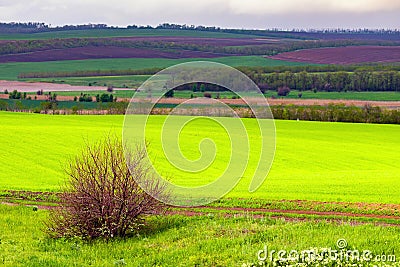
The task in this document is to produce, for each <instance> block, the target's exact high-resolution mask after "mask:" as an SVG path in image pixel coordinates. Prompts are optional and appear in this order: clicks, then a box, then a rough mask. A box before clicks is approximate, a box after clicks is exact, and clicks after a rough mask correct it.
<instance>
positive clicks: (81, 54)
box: [0, 25, 400, 266]
mask: <svg viewBox="0 0 400 267" xmlns="http://www.w3.org/2000/svg"><path fill="white" fill-rule="evenodd" d="M163 27H165V26H163ZM1 29H2V28H1V25H0V39H2V40H1V41H0V63H1V64H0V87H1V91H0V97H1V98H2V99H0V121H1V131H0V137H1V140H2V142H1V144H2V148H3V149H2V153H0V162H1V165H2V168H1V170H2V171H1V172H0V203H1V204H0V214H1V215H0V229H1V231H0V264H4V265H5V266H117V265H127V266H258V265H262V264H264V265H266V266H268V264H271V265H272V264H273V263H272V262H267V261H260V259H259V257H258V256H260V251H262V252H263V249H264V248H265V246H268V249H271V250H276V251H279V250H282V249H284V250H288V251H290V250H292V249H296V250H299V251H301V250H309V249H312V248H316V249H318V250H324V249H325V248H327V249H328V248H332V249H338V246H339V245H341V243H339V241H343V240H344V242H345V243H346V247H345V248H348V249H351V250H360V251H363V250H369V251H371V254H372V255H373V256H377V255H378V256H382V255H385V257H387V259H388V260H387V261H386V262H385V264H386V265H387V266H398V259H397V261H396V257H395V256H398V257H400V244H399V242H398V240H399V237H400V198H399V193H400V192H399V191H400V187H399V182H400V180H399V179H400V176H399V171H400V165H399V163H398V157H399V155H400V154H399V151H400V147H399V146H400V144H399V142H398V137H399V136H400V129H399V127H398V124H399V121H400V110H399V106H400V103H399V102H400V101H399V100H400V96H399V94H400V90H399V88H398V85H399V84H400V78H399V77H400V74H399V72H400V67H399V63H400V60H399V58H400V55H399V54H398V53H399V51H400V50H399V47H400V35H399V34H398V33H396V32H394V33H392V32H387V33H385V32H382V33H370V34H369V35H368V34H365V33H362V32H354V33H348V32H347V33H340V32H282V31H272V30H270V31H263V30H235V29H216V28H212V29H207V30H205V29H203V28H200V29H187V28H184V27H182V29H150V28H149V29H112V28H107V29H84V30H65V29H62V30H55V29H54V30H53V29H49V30H48V31H47V30H46V31H41V30H40V29H38V28H35V29H31V31H32V32H29V31H28V32H13V31H9V30H7V31H4V32H2V31H1ZM188 61H215V62H219V63H223V64H227V65H229V66H232V67H235V68H237V69H239V70H241V71H242V72H244V73H245V74H246V75H247V76H248V77H250V79H252V80H253V81H254V82H255V83H256V84H257V85H258V86H259V87H260V89H261V90H262V93H263V95H264V96H265V97H267V98H268V100H269V104H270V107H271V109H272V110H273V112H274V113H275V114H276V115H277V118H279V119H276V120H275V122H274V124H275V127H276V151H275V157H274V161H273V164H272V167H271V169H270V172H269V175H268V176H267V177H266V179H265V181H264V182H263V184H262V185H261V187H260V188H259V189H258V190H257V191H255V192H253V193H251V192H249V185H250V183H251V181H252V178H253V174H254V172H255V170H256V169H257V167H260V168H262V169H263V170H264V171H265V170H266V169H267V168H268V167H269V166H264V165H261V166H258V158H257V155H258V154H257V153H258V152H259V150H260V148H261V147H262V146H261V139H260V136H259V132H258V131H259V130H258V128H257V127H258V126H257V120H256V119H255V118H252V117H253V115H252V114H251V113H248V112H246V108H247V107H245V105H244V104H243V101H242V100H241V99H238V96H237V95H236V94H235V93H233V92H230V91H227V90H226V89H223V88H222V89H221V88H217V87H215V86H212V85H209V84H206V83H201V82H199V83H194V84H189V85H184V86H183V87H181V88H174V89H173V90H172V93H170V94H169V96H168V97H167V96H165V97H163V98H161V100H160V103H158V104H159V106H158V107H157V108H155V109H154V110H153V111H154V112H153V113H152V115H151V116H149V119H148V123H147V125H146V141H149V144H150V145H149V147H148V148H147V149H148V150H147V151H148V153H149V155H150V160H151V162H152V163H153V165H154V166H156V168H157V171H159V172H160V173H162V174H163V175H165V176H166V177H169V178H168V179H169V181H170V182H172V183H175V184H178V185H183V186H188V187H196V186H199V185H200V186H201V185H206V184H208V183H210V182H212V181H213V180H214V178H215V177H218V176H219V175H220V174H221V173H223V172H224V170H225V169H226V168H227V166H228V163H229V160H230V158H229V156H230V155H231V152H232V153H235V155H236V156H240V157H242V158H243V161H246V162H248V164H247V167H246V170H245V172H244V173H243V175H242V176H241V177H240V181H239V183H238V184H237V186H236V187H235V188H234V189H233V190H232V191H230V192H229V193H228V194H226V195H224V196H223V197H222V198H221V199H219V200H217V201H215V202H213V203H211V204H208V205H201V206H198V207H183V206H169V207H167V209H166V210H164V211H163V212H155V211H154V212H150V214H144V215H141V216H140V217H139V222H138V223H137V225H136V224H135V227H133V228H132V229H131V230H130V232H129V234H128V235H126V236H124V237H123V238H122V237H117V238H115V237H113V238H109V239H107V240H104V239H102V238H101V237H98V238H93V239H91V238H88V237H87V236H83V237H82V236H81V235H79V234H77V235H76V236H72V237H71V236H68V235H65V236H64V237H62V238H54V235H52V233H51V232H52V230H54V229H55V228H51V227H50V226H49V221H51V218H52V216H54V214H55V213H54V212H55V211H57V210H60V209H61V208H62V207H65V206H63V205H64V204H65V203H64V202H63V201H64V200H65V198H63V197H65V195H63V194H62V192H63V190H65V185H66V183H67V184H68V179H70V178H71V176H70V175H68V173H66V171H65V170H66V169H67V170H68V164H69V163H71V159H74V157H76V156H77V155H81V154H80V153H81V152H82V151H85V149H87V147H88V146H90V145H91V144H99V143H100V142H104V140H105V139H106V138H107V137H110V136H117V138H119V139H121V132H122V129H123V127H124V115H123V114H124V113H125V111H126V107H127V105H128V103H129V99H130V98H131V97H132V95H133V94H134V93H135V91H136V90H137V88H139V86H140V85H141V83H142V82H144V81H145V80H147V79H148V78H149V77H151V76H152V75H153V74H155V73H157V71H159V70H161V69H162V68H165V67H169V66H172V65H175V64H179V63H184V62H188ZM369 88H372V89H373V90H370V89H369ZM169 92H171V91H169ZM243 94H244V95H245V96H248V97H252V96H253V95H251V93H248V94H246V93H243ZM110 96H112V97H110ZM155 96H158V95H156V94H154V92H152V94H151V96H149V97H148V98H150V97H155ZM261 96H262V95H261ZM257 97H260V95H258V96H257ZM6 98H7V99H6ZM196 98H206V99H212V101H218V102H220V103H225V104H226V105H227V107H229V108H232V109H233V110H234V111H238V114H239V115H243V114H244V116H242V117H244V118H240V119H239V118H236V120H238V121H240V122H241V123H243V125H244V127H245V129H246V130H247V134H248V135H247V136H245V135H243V134H242V133H239V131H236V128H234V129H235V131H234V132H228V131H227V130H226V129H227V128H229V127H233V126H232V125H233V124H231V123H230V121H231V119H233V118H222V119H221V121H222V122H225V123H226V128H224V127H222V126H221V125H220V124H218V123H215V121H214V120H213V117H211V115H212V114H210V117H208V116H202V117H200V118H193V117H176V118H175V120H174V122H175V124H173V125H172V126H171V127H172V128H173V129H175V128H180V127H181V126H182V125H181V124H184V127H182V129H181V131H180V132H179V138H178V144H177V145H178V147H179V151H178V152H180V155H183V156H184V158H185V159H188V160H189V162H191V163H196V162H197V160H200V162H201V159H202V157H205V158H206V159H209V158H210V159H212V160H210V162H211V164H210V166H209V167H208V168H205V169H201V170H200V171H193V172H185V171H183V170H182V169H180V168H177V166H175V165H174V162H171V161H170V158H169V157H168V155H167V154H165V147H164V143H163V142H167V143H168V144H170V143H174V142H175V141H176V139H175V137H176V136H175V135H165V136H162V130H163V128H162V127H163V125H164V124H165V123H166V120H168V118H169V116H167V115H166V114H169V113H170V112H171V110H173V109H174V108H175V107H176V106H177V105H178V104H181V103H182V102H186V101H190V100H191V99H196ZM256 100H257V99H256ZM103 101H104V102H103ZM239 111H240V112H242V113H239ZM210 113H211V111H210ZM58 114H68V115H65V116H64V115H58ZM82 114H102V115H82ZM103 114H113V115H103ZM214 115H215V114H214ZM134 116H135V117H133V118H136V120H133V121H136V122H140V120H141V119H140V118H141V117H140V116H142V115H134ZM188 119H189V122H188V123H186V124H185V123H184V122H185V121H187V120H188ZM323 121H326V122H323ZM131 126H132V128H133V129H137V130H136V131H134V133H135V134H137V138H139V136H140V134H141V131H140V125H136V124H134V125H131ZM232 138H235V140H236V139H238V140H245V141H243V142H241V145H245V144H246V143H248V145H249V151H246V150H245V149H242V150H238V151H231V150H232V146H231V142H230V141H231V140H232ZM246 140H247V141H246ZM209 141H210V142H209ZM247 152H248V156H247ZM213 153H215V157H214V158H213V157H212V155H213ZM84 155H86V156H87V155H88V154H84ZM72 162H73V161H72ZM76 162H77V161H75V163H76ZM100 169H101V168H100V167H99V168H97V170H100ZM114 170H115V169H114ZM94 172H95V173H96V171H94ZM105 173H107V172H105ZM116 173H117V172H116ZM238 175H239V174H238ZM101 176H107V174H106V175H103V174H102V175H99V177H101ZM110 177H111V176H110ZM233 178H237V177H233ZM69 181H70V180H69ZM111 191H112V192H115V191H117V190H115V191H113V190H111ZM98 192H101V194H99V196H100V195H101V196H102V197H104V199H106V192H108V191H107V190H103V191H101V190H100V191H98ZM124 192H125V193H127V192H126V191H124ZM69 193H70V192H67V195H69ZM88 196H89V197H91V196H95V198H96V195H95V194H94V195H91V194H88V195H86V197H88ZM100 198H101V197H100ZM111 202H112V201H111ZM103 203H105V202H103ZM109 203H110V202H108V204H109ZM86 208H90V205H86V206H84V208H82V210H85V209H86ZM104 209H105V208H104V206H101V205H100V206H99V209H97V210H96V211H95V212H94V213H96V212H98V211H99V210H100V211H104ZM121 212H122V210H121ZM100 213H101V212H100ZM113 214H114V213H110V214H108V215H107V216H109V215H110V217H111V216H112V215H113ZM107 216H100V217H99V218H98V219H99V221H101V220H103V219H104V218H106V217H107ZM107 219H109V217H107ZM90 223H91V222H88V224H90ZM103 226H104V225H103ZM136 226H137V227H136ZM111 228H112V227H111ZM111 228H108V230H110V229H111ZM49 229H50V230H49ZM102 229H103V228H102ZM104 229H105V228H104ZM104 229H103V230H104ZM108 230H104V231H103V232H107V231H108ZM49 232H50V233H49ZM54 232H55V231H53V234H54ZM121 236H122V235H121ZM376 259H377V258H376V257H375V261H371V262H369V263H366V262H362V263H359V262H357V261H355V262H352V264H356V263H358V264H359V265H360V266H363V265H366V266H367V265H368V264H370V263H371V264H378V263H379V264H380V263H381V262H377V261H376ZM286 263H288V262H275V264H280V265H282V266H285V264H286ZM298 264H300V263H298ZM301 264H303V263H301ZM304 264H306V263H304ZM307 264H308V265H307ZM307 264H306V265H305V266H314V265H312V264H314V263H310V262H309V263H307ZM316 264H320V266H324V265H328V264H331V266H342V265H340V264H341V263H340V264H339V263H337V262H333V263H332V262H330V263H327V262H321V263H316ZM396 264H397V265H396ZM343 266H344V265H343ZM370 266H373V265H370Z"/></svg>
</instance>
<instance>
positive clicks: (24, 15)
mask: <svg viewBox="0 0 400 267" xmlns="http://www.w3.org/2000/svg"><path fill="white" fill-rule="evenodd" d="M396 12H397V14H398V13H399V12H400V1H397V0H247V1H243V0H168V1H166V0H162V1H160V0H144V1H143V0H114V1H109V0H107V1H105V0H85V1H82V0H68V1H65V0H31V1H25V0H13V1H9V0H0V14H1V20H2V21H25V22H26V21H41V22H46V23H50V24H52V25H63V24H82V23H107V24H109V25H120V26H125V25H131V24H140V25H147V24H150V25H157V24H159V23H163V22H170V23H180V24H196V25H200V24H201V25H209V26H211V25H215V26H221V27H237V28H268V27H279V28H296V27H303V28H304V27H353V26H354V25H357V27H358V25H359V26H360V27H363V25H365V26H364V27H376V28H382V27H391V28H393V27H398V25H399V24H400V21H399V16H398V15H397V16H396ZM371 18H373V19H371ZM346 25H348V26H346Z"/></svg>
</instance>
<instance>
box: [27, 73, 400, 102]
mask: <svg viewBox="0 0 400 267" xmlns="http://www.w3.org/2000/svg"><path fill="white" fill-rule="evenodd" d="M133 77H136V76H133ZM146 78H148V76H146V75H142V76H140V77H136V78H132V79H131V80H130V79H128V78H126V79H125V80H121V81H119V80H117V79H116V80H117V82H115V81H112V80H107V78H104V80H103V79H102V78H100V79H96V78H93V79H90V81H91V83H92V84H93V81H96V82H97V83H96V84H94V85H104V84H102V82H105V83H106V84H112V85H114V84H117V85H118V83H119V82H121V83H122V82H123V84H127V85H133V86H132V88H135V86H134V85H135V83H136V85H137V86H136V87H138V86H140V84H141V80H143V81H144V80H145V79H146ZM74 80H75V79H74ZM77 80H79V79H78V78H77V79H76V81H77ZM66 82H67V83H69V84H70V81H69V80H66ZM73 82H74V81H73V80H71V84H72V83H73ZM79 82H81V84H78V83H77V85H88V83H86V82H85V81H84V80H79ZM80 93H81V92H71V91H66V92H57V94H58V95H65V96H77V95H79V94H80ZM82 93H84V94H89V95H92V96H95V95H97V94H103V93H105V91H82ZM134 93H135V91H134V90H115V91H114V92H113V94H114V95H115V96H117V97H118V98H131V97H132V96H133V94H134ZM208 93H210V94H211V96H212V97H213V98H216V97H217V95H219V97H220V98H232V97H233V96H235V94H234V93H232V92H208ZM299 93H300V92H299V91H295V90H293V91H291V92H290V94H289V95H288V96H287V97H284V99H286V98H292V99H299V97H298V94H299ZM301 93H302V97H301V99H331V100H332V99H340V100H365V101H400V92H317V93H314V92H312V91H303V92H301ZM32 94H34V93H32ZM191 96H193V97H203V96H204V93H203V92H192V91H175V92H174V97H176V98H191ZM265 96H266V97H268V98H270V97H273V96H274V97H277V93H276V92H275V91H268V92H266V93H265Z"/></svg>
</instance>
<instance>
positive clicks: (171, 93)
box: [164, 90, 174, 98]
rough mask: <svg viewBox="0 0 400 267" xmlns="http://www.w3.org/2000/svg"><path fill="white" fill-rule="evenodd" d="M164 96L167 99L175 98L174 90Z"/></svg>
mask: <svg viewBox="0 0 400 267" xmlns="http://www.w3.org/2000/svg"><path fill="white" fill-rule="evenodd" d="M164 96H165V97H167V98H171V97H174V90H169V91H168V92H166V93H165V95H164Z"/></svg>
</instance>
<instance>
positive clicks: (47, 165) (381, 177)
mask: <svg viewBox="0 0 400 267" xmlns="http://www.w3.org/2000/svg"><path fill="white" fill-rule="evenodd" d="M164 118H165V117H163V116H153V117H151V120H150V124H149V126H148V129H147V131H148V132H147V133H148V136H147V137H148V138H149V140H150V141H151V142H152V146H151V149H153V150H152V151H153V152H155V153H157V160H156V161H157V162H156V163H157V167H158V168H161V169H160V170H161V171H164V172H167V173H169V174H171V172H172V173H173V175H172V177H173V179H174V182H176V183H177V184H184V183H187V182H188V181H189V182H190V181H192V182H193V185H194V184H196V183H198V182H199V181H200V182H204V180H197V181H196V180H195V179H197V178H199V177H206V178H207V179H206V180H210V179H213V177H215V175H217V174H218V173H221V172H222V171H223V168H225V167H226V161H227V159H228V153H229V147H230V145H229V144H230V143H229V138H226V137H227V135H226V133H225V132H224V130H223V129H222V128H220V127H211V124H210V122H209V121H208V120H207V119H202V120H197V121H195V122H194V124H189V125H188V126H187V127H185V128H184V131H183V132H182V134H181V139H180V141H181V143H180V145H181V149H182V153H183V154H184V155H186V156H187V157H188V158H190V159H196V158H198V157H199V155H200V154H199V153H200V152H199V150H198V144H199V143H198V142H199V141H200V140H202V138H204V137H207V136H209V137H213V138H215V142H216V144H217V151H218V152H217V153H218V155H220V157H217V159H216V160H215V162H214V164H213V165H212V167H211V168H209V169H208V170H207V171H206V172H203V173H200V174H196V173H195V174H193V175H187V174H185V173H182V172H179V171H175V169H173V168H171V165H169V163H168V162H167V161H166V160H165V159H164V158H163V156H162V155H161V153H159V152H160V151H159V149H161V148H160V147H161V144H160V142H159V137H157V136H158V133H159V128H160V126H161V125H162V123H163V121H164ZM0 119H1V122H2V130H1V132H0V138H1V140H2V141H1V147H2V151H3V152H2V153H1V154H0V162H1V164H2V172H1V173H0V189H3V190H4V189H16V190H39V191H55V190H58V188H59V185H60V184H61V183H62V181H63V177H64V176H63V172H62V167H63V166H64V165H65V161H66V160H67V159H68V158H69V157H72V156H74V155H75V154H76V153H77V152H78V151H79V149H80V148H81V147H82V146H83V144H84V142H85V140H89V141H93V140H96V139H98V138H101V137H103V136H104V135H105V134H107V133H110V132H111V133H116V134H120V133H121V126H122V123H123V116H72V115H71V116H50V115H39V114H18V113H6V112H1V113H0ZM243 121H244V123H245V125H246V127H247V128H248V129H249V133H250V135H249V138H250V145H251V146H252V147H253V149H254V148H255V147H257V145H258V142H259V139H258V138H257V135H256V133H255V132H256V131H255V129H256V128H255V127H256V121H255V120H252V119H244V120H243ZM276 128H277V149H276V157H275V162H274V164H273V166H272V169H271V172H270V175H269V176H268V178H267V179H266V181H265V182H264V184H263V186H262V187H261V188H260V189H259V190H258V191H257V192H256V193H253V194H251V193H249V192H248V191H247V188H248V185H249V182H250V178H251V177H252V171H254V169H255V167H256V164H257V161H256V154H251V155H250V160H249V165H248V169H247V171H246V172H245V174H244V177H243V179H242V180H241V182H240V183H239V185H238V186H237V187H236V188H235V189H234V190H233V191H232V192H231V193H229V194H228V195H227V197H229V198H254V199H271V200H279V199H302V200H318V201H348V202H372V203H400V197H399V196H400V186H399V183H400V180H399V179H400V177H399V164H398V157H399V151H400V143H399V142H398V137H399V136H400V128H399V127H398V126H397V125H370V124H345V123H319V122H297V121H276ZM221 131H222V132H221ZM235 135H237V133H234V134H233V135H232V136H233V137H234V138H240V136H235ZM172 137H173V136H171V138H172ZM218 149H219V150H218ZM252 151H253V150H252ZM206 152H207V151H206ZM235 153H244V152H243V151H241V152H235ZM192 182H190V183H192Z"/></svg>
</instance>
